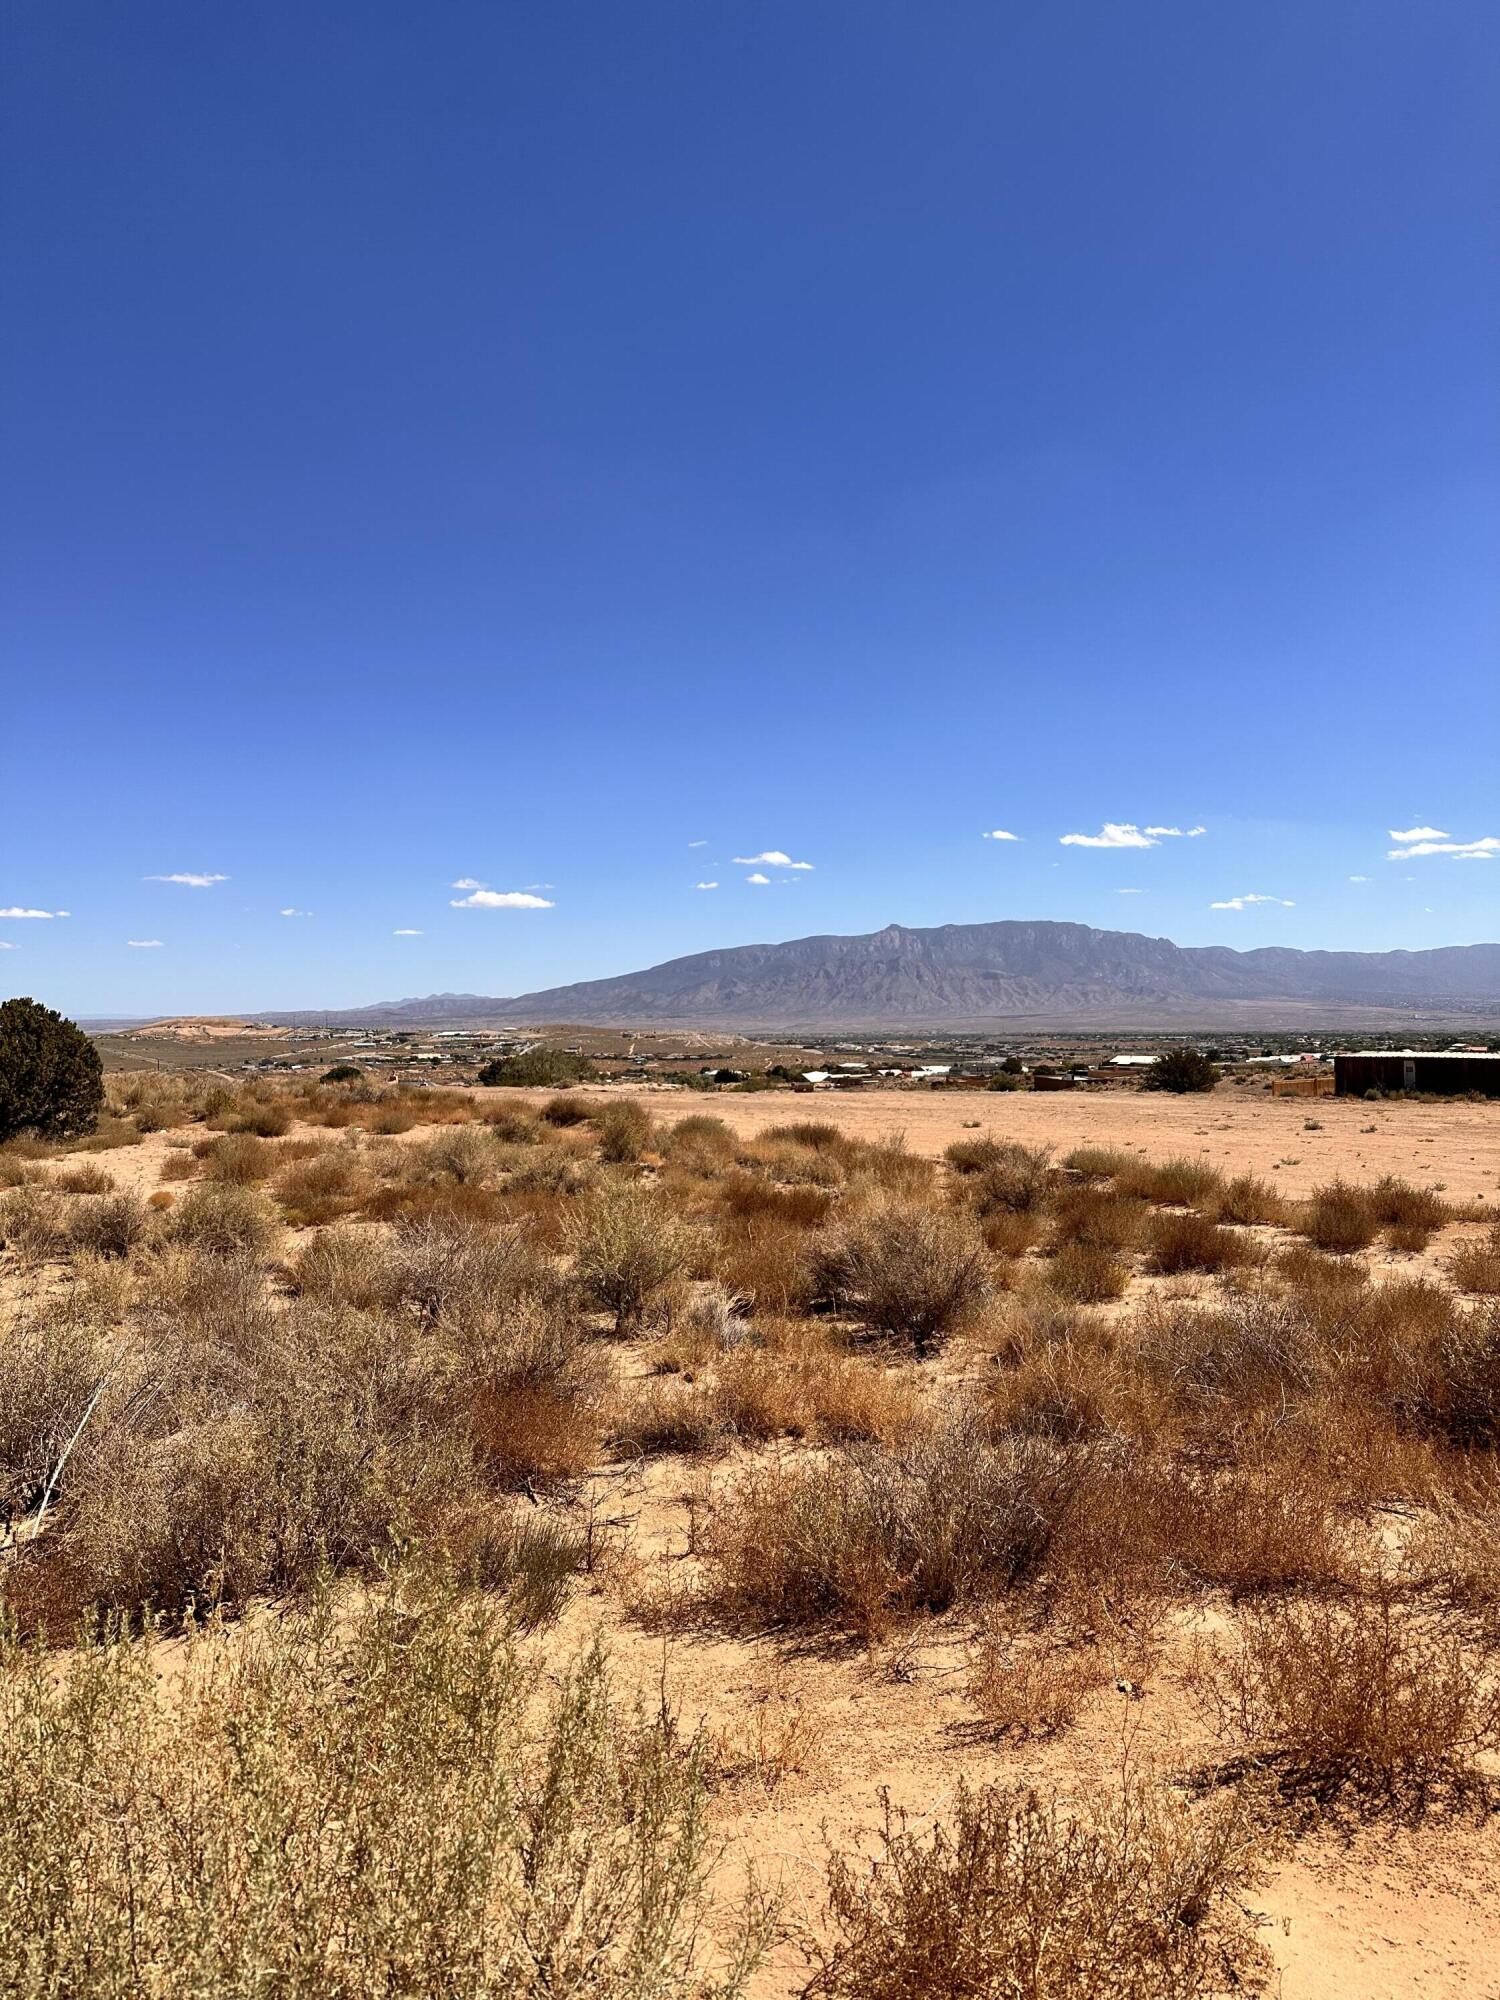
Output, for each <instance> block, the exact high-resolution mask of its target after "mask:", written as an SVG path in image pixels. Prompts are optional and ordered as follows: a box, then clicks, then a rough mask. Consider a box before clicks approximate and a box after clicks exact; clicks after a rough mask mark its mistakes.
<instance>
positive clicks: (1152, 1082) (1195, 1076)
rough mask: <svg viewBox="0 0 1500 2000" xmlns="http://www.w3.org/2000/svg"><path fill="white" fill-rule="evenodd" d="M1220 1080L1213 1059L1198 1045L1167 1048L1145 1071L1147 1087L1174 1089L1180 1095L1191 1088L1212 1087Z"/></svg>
mask: <svg viewBox="0 0 1500 2000" xmlns="http://www.w3.org/2000/svg"><path fill="white" fill-rule="evenodd" d="M1218 1080H1219V1070H1218V1065H1217V1064H1216V1063H1211V1062H1210V1061H1209V1059H1208V1057H1207V1056H1206V1055H1203V1054H1202V1053H1201V1052H1200V1051H1199V1050H1197V1049H1168V1050H1167V1051H1166V1052H1165V1054H1163V1055H1159V1056H1158V1057H1157V1058H1156V1061H1155V1062H1154V1063H1153V1064H1152V1065H1151V1067H1150V1069H1148V1070H1147V1071H1146V1074H1145V1077H1144V1078H1143V1084H1144V1087H1145V1089H1147V1090H1174V1091H1177V1092H1179V1093H1181V1094H1183V1095H1186V1094H1187V1092H1189V1091H1193V1090H1212V1089H1213V1087H1214V1085H1215V1084H1216V1083H1217V1082H1218Z"/></svg>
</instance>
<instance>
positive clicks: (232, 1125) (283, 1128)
mask: <svg viewBox="0 0 1500 2000" xmlns="http://www.w3.org/2000/svg"><path fill="white" fill-rule="evenodd" d="M226 1129H227V1130H228V1131H230V1132H248V1133H252V1134H253V1135H254V1136H255V1137H256V1138H258V1139H281V1138H284V1137H285V1136H286V1134H287V1133H288V1132H290V1131H291V1129H292V1114H291V1109H290V1107H289V1106H288V1105H287V1104H285V1103H284V1102H283V1101H282V1100H281V1099H280V1098H274V1097H273V1098H266V1099H258V1098H253V1097H252V1098H248V1099H242V1100H241V1103H240V1107H239V1109H238V1110H236V1111H234V1112H233V1113H231V1114H230V1116H229V1119H228V1123H227V1128H226Z"/></svg>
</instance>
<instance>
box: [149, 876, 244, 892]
mask: <svg viewBox="0 0 1500 2000" xmlns="http://www.w3.org/2000/svg"><path fill="white" fill-rule="evenodd" d="M141 879H142V881H144V882H177V883H179V884H180V885H181V886H182V887H183V888H184V889H211V888H212V887H213V886H214V884H215V882H227V881H228V880H229V877H228V876H227V875H194V874H191V873H188V872H184V873H182V874H180V875H143V876H142V878H141Z"/></svg>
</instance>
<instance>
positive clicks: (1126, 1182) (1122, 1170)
mask: <svg viewBox="0 0 1500 2000" xmlns="http://www.w3.org/2000/svg"><path fill="white" fill-rule="evenodd" d="M1114 1180H1115V1189H1116V1191H1117V1192H1118V1193H1120V1194H1134V1195H1139V1196H1140V1197H1141V1199H1142V1200H1143V1201H1149V1202H1153V1203H1155V1204H1156V1206H1157V1207H1159V1208H1197V1207H1201V1206H1203V1205H1204V1204H1205V1203H1207V1202H1210V1201H1212V1200H1216V1199H1217V1197H1218V1195H1219V1191H1220V1189H1221V1188H1222V1187H1223V1185H1224V1177H1223V1175H1222V1174H1221V1173H1220V1172H1219V1171H1218V1169H1217V1168H1216V1167H1209V1166H1205V1165H1204V1164H1203V1162H1202V1161H1201V1160H1182V1159H1178V1160H1161V1161H1155V1162H1153V1161H1149V1160H1142V1159H1138V1158H1134V1157H1129V1158H1127V1159H1126V1160H1125V1161H1124V1162H1123V1163H1122V1164H1121V1165H1120V1167H1119V1168H1118V1170H1117V1171H1116V1173H1115V1177H1114Z"/></svg>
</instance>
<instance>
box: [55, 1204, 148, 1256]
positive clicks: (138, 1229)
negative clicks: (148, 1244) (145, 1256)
mask: <svg viewBox="0 0 1500 2000" xmlns="http://www.w3.org/2000/svg"><path fill="white" fill-rule="evenodd" d="M147 1228H148V1221H147V1213H146V1204H145V1203H144V1202H143V1201H142V1200H141V1198H140V1196H139V1195H136V1194H105V1195H94V1196H92V1197H90V1198H89V1199H88V1200H86V1201H84V1202H82V1203H81V1204H80V1205H79V1206H77V1207H76V1208H75V1209H74V1210H73V1212H72V1214H71V1215H70V1216H69V1218H68V1241H69V1242H70V1243H71V1244H72V1246H73V1249H74V1250H75V1251H80V1250H81V1251H83V1252H85V1253H86V1254H89V1255H92V1256H95V1257H128V1256H129V1255H130V1253H131V1251H132V1250H133V1249H134V1248H135V1246H136V1245H137V1244H138V1243H142V1242H144V1241H145V1238H146V1233H147Z"/></svg>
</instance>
